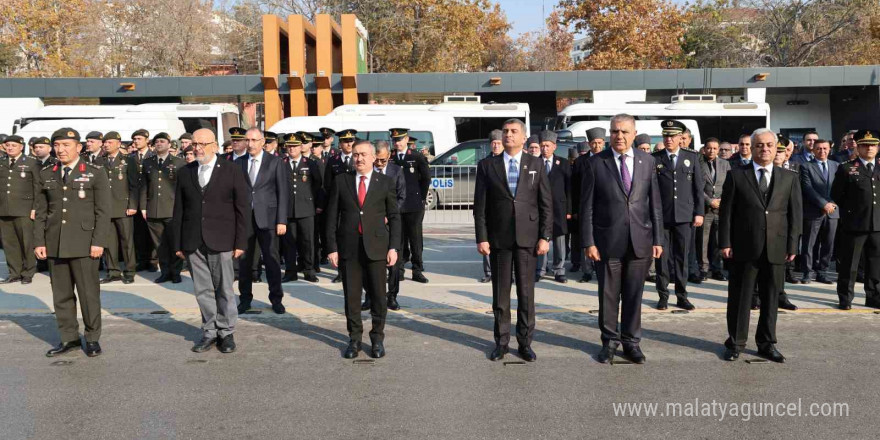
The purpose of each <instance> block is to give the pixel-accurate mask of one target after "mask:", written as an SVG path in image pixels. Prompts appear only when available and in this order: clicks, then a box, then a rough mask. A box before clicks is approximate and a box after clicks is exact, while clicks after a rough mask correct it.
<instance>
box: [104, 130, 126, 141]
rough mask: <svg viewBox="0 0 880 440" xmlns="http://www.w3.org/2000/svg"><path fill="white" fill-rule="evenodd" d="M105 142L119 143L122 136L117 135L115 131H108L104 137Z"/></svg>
mask: <svg viewBox="0 0 880 440" xmlns="http://www.w3.org/2000/svg"><path fill="white" fill-rule="evenodd" d="M104 140H105V141H121V140H122V136H120V135H119V132H116V131H108V132H107V134H105V135H104Z"/></svg>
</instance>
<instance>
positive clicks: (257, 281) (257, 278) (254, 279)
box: [251, 275, 263, 284]
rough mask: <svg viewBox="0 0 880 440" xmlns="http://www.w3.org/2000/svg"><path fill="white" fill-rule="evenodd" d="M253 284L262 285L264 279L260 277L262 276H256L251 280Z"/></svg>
mask: <svg viewBox="0 0 880 440" xmlns="http://www.w3.org/2000/svg"><path fill="white" fill-rule="evenodd" d="M251 282H253V283H254V284H259V283H262V282H263V277H262V276H260V275H255V276H254V277H253V279H252V280H251Z"/></svg>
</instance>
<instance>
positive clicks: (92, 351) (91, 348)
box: [86, 341, 103, 358]
mask: <svg viewBox="0 0 880 440" xmlns="http://www.w3.org/2000/svg"><path fill="white" fill-rule="evenodd" d="M101 353H103V351H101V344H99V343H98V341H95V342H86V356H88V357H90V358H93V357H95V356H100V355H101Z"/></svg>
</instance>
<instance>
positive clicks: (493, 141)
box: [480, 128, 580, 284]
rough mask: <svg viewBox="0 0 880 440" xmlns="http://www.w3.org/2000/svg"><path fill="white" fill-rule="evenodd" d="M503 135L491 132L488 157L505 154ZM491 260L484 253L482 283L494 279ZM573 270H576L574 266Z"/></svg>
mask: <svg viewBox="0 0 880 440" xmlns="http://www.w3.org/2000/svg"><path fill="white" fill-rule="evenodd" d="M503 135H504V134H503V133H502V132H501V130H500V129H497V128H496V129H494V130H492V131H490V132H489V156H488V157H495V156H500V155H502V154H504V144H503V143H502V142H501V138H502V137H503ZM484 160H486V158H483V159H480V161H481V162H482V161H484ZM490 260H491V259H490V258H489V256H488V255H483V278H480V282H481V283H489V282H491V281H492V262H491V261H490ZM574 264H575V263H574V259H572V266H574ZM578 270H580V269H578ZM572 271H574V269H573V268H572ZM511 276H513V274H511ZM511 284H513V283H511Z"/></svg>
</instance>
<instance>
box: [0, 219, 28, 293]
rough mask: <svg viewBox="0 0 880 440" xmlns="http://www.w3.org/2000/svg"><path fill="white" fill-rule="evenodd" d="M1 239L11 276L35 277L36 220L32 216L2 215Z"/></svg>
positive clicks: (0, 225) (0, 224) (0, 221)
mask: <svg viewBox="0 0 880 440" xmlns="http://www.w3.org/2000/svg"><path fill="white" fill-rule="evenodd" d="M0 240H2V242H3V251H4V252H5V254H6V267H7V268H8V269H9V278H10V279H13V278H33V277H34V273H35V272H36V270H37V257H36V256H35V255H34V246H33V244H32V243H33V240H34V221H33V220H31V219H30V217H0Z"/></svg>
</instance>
